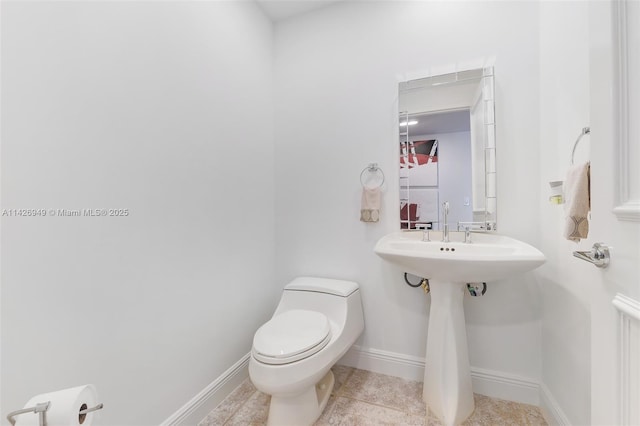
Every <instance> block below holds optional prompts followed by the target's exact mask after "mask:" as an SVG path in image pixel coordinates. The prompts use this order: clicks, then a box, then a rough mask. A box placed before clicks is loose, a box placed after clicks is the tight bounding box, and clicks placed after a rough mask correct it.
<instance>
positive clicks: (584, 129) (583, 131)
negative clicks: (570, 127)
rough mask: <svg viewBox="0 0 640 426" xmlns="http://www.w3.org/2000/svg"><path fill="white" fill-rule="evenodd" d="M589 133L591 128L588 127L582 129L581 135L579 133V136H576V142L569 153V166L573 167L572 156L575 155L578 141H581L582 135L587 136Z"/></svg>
mask: <svg viewBox="0 0 640 426" xmlns="http://www.w3.org/2000/svg"><path fill="white" fill-rule="evenodd" d="M589 133H591V128H590V127H583V128H582V133H580V136H578V139H576V142H575V143H574V144H573V150H572V151H571V165H572V166H573V156H574V155H575V153H576V148H577V147H578V143H579V142H580V139H582V137H583V136H584V135H588V134H589Z"/></svg>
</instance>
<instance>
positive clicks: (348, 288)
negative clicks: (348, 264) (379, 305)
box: [274, 277, 362, 324]
mask: <svg viewBox="0 0 640 426" xmlns="http://www.w3.org/2000/svg"><path fill="white" fill-rule="evenodd" d="M291 309H307V310H310V311H316V312H322V313H323V314H325V315H326V316H327V317H328V318H329V319H330V320H332V321H334V322H336V323H338V324H342V323H344V321H345V319H346V317H347V314H351V315H353V314H354V313H356V315H360V316H361V315H362V313H361V312H362V302H361V300H360V288H359V286H358V284H357V283H355V282H353V281H343V280H334V279H330V278H318V277H298V278H296V279H294V280H293V281H291V282H290V283H289V284H287V285H286V286H285V288H284V291H283V292H282V297H281V299H280V303H279V304H278V307H277V309H276V311H275V313H274V316H275V315H278V314H280V313H282V312H285V311H288V310H291Z"/></svg>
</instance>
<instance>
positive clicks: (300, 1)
mask: <svg viewBox="0 0 640 426" xmlns="http://www.w3.org/2000/svg"><path fill="white" fill-rule="evenodd" d="M340 1H344V0H256V2H257V3H258V4H259V5H260V7H262V9H263V10H264V12H265V13H266V14H267V16H269V18H271V20H272V21H274V22H277V21H281V20H283V19H287V18H290V17H292V16H295V15H301V14H303V13H307V12H311V11H312V10H316V9H320V8H322V7H325V6H328V5H330V4H333V3H337V2H340Z"/></svg>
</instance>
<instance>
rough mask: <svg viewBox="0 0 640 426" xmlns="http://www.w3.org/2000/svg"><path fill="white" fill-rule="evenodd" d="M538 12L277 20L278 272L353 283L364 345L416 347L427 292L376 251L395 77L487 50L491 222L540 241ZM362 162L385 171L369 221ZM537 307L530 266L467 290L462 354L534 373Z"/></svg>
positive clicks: (411, 8) (393, 129) (349, 10)
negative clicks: (491, 80) (494, 194)
mask: <svg viewBox="0 0 640 426" xmlns="http://www.w3.org/2000/svg"><path fill="white" fill-rule="evenodd" d="M537 16H538V5H537V3H535V2H531V3H530V2H480V3H476V2H469V3H462V2H353V3H345V4H341V5H335V6H331V7H328V8H325V9H321V10H318V11H316V12H314V13H312V14H308V15H305V16H300V17H298V18H296V19H291V20H287V21H283V22H282V23H281V24H279V25H278V27H277V28H276V90H277V92H276V93H277V97H278V102H277V106H276V224H277V226H276V235H277V245H276V247H277V253H276V259H277V260H276V276H277V278H278V282H279V283H285V282H286V281H287V280H289V279H291V278H292V277H294V276H296V275H300V274H315V275H320V276H329V277H340V278H345V279H352V280H355V281H357V282H359V283H360V285H361V287H362V297H363V303H364V310H365V321H366V330H365V333H364V335H363V337H362V338H361V339H360V341H359V342H358V344H359V345H361V346H362V347H364V348H371V349H378V350H384V351H389V352H395V353H399V354H403V355H407V356H415V357H424V353H425V343H426V333H427V318H428V310H429V308H428V307H429V303H430V298H429V297H428V296H423V295H422V294H421V293H420V292H421V290H419V289H418V290H416V289H411V288H409V287H408V286H406V285H405V284H404V282H403V279H402V272H403V271H401V270H399V269H396V268H394V267H392V266H391V265H390V264H388V263H385V262H383V261H382V260H381V259H379V258H378V257H377V256H376V255H375V254H374V253H373V246H374V244H375V242H376V241H377V239H378V238H380V237H381V236H382V235H384V234H386V233H388V232H391V231H395V230H398V229H399V225H398V221H399V212H398V189H397V187H398V185H397V176H398V164H397V142H396V141H397V115H396V113H397V97H398V93H397V90H398V87H397V83H398V76H399V75H404V76H406V75H409V74H412V77H413V78H415V77H418V76H420V74H421V73H422V76H424V75H425V74H427V73H428V72H429V71H435V72H436V73H442V72H450V71H455V64H460V65H461V67H464V68H470V67H471V68H476V67H477V66H478V63H479V65H480V66H482V65H484V63H485V62H486V60H487V59H488V58H491V57H495V73H496V98H497V100H496V109H497V111H496V113H497V118H496V122H497V129H498V130H497V144H498V157H497V161H498V174H499V184H498V196H499V212H498V217H499V230H500V232H502V233H505V234H507V235H511V236H513V237H515V238H519V239H521V240H524V241H526V242H529V243H533V244H537V243H538V235H537V234H538V226H537V223H538V210H539V208H538V197H539V191H540V185H539V166H538V157H539V154H540V153H539V149H538V141H539V137H538V115H539V105H538V89H539V87H538V80H539V69H538V68H539V67H538V53H539V52H538V37H537V34H538V32H539V27H538V19H537ZM471 34H472V35H473V36H470V35H471ZM478 59H479V60H478ZM448 65H454V66H448ZM469 65H471V66H469ZM310 128H311V129H313V131H312V132H309V131H308V129H310ZM362 129H365V131H364V132H363V131H362ZM369 162H377V163H379V164H380V166H381V167H382V168H383V170H384V172H385V174H386V176H387V184H386V188H385V193H384V201H383V206H382V211H381V215H382V219H381V222H380V223H377V224H370V223H361V222H359V221H358V218H359V202H360V191H361V187H360V183H359V179H358V178H359V175H360V172H361V170H362V169H363V168H364V167H365V166H366V165H367V164H368V163H369ZM539 309H540V308H539V291H538V287H537V285H536V274H535V273H527V274H523V275H520V276H517V277H513V278H512V279H510V280H505V281H501V282H494V283H489V291H488V293H487V295H485V296H484V297H482V298H474V299H471V298H467V299H466V301H465V310H466V316H467V326H468V331H469V338H468V340H469V348H470V359H471V364H472V365H473V366H476V367H481V368H485V369H490V370H497V371H500V372H505V373H509V374H514V375H519V376H524V377H528V378H533V379H534V380H537V379H538V378H539V375H540V320H539Z"/></svg>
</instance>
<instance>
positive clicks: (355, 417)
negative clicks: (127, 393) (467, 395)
mask: <svg viewBox="0 0 640 426" xmlns="http://www.w3.org/2000/svg"><path fill="white" fill-rule="evenodd" d="M332 370H333V374H334V375H335V379H336V384H335V387H334V389H333V392H332V395H331V397H330V398H329V402H328V403H327V407H326V408H325V410H324V412H323V413H322V416H321V417H320V418H319V419H318V421H317V422H316V423H315V426H329V425H331V426H360V425H362V426H377V425H380V426H382V425H385V426H392V425H393V426H400V425H402V426H404V425H406V426H413V425H420V426H441V423H440V421H439V420H438V419H437V418H436V417H435V416H434V415H433V414H432V413H431V412H429V413H427V411H426V409H425V406H424V403H423V402H422V383H421V382H413V381H410V380H404V379H399V378H397V377H391V376H385V375H383V374H376V373H372V372H370V371H364V370H358V369H354V368H350V367H344V366H340V365H336V366H335V367H334V368H333V369H332ZM475 403H476V409H475V411H474V412H473V414H472V415H471V417H469V418H468V419H467V420H466V421H465V422H464V423H463V425H464V426H497V425H509V426H520V425H546V424H547V423H546V422H545V420H544V418H543V417H542V414H541V412H540V409H539V408H538V407H535V406H533V405H527V404H519V403H516V402H511V401H503V400H500V399H495V398H489V397H487V396H483V395H478V394H476V395H475ZM268 409H269V396H268V395H265V394H263V393H261V392H260V391H258V390H257V389H256V388H255V387H254V386H253V384H252V383H251V381H250V380H249V379H247V380H245V381H244V382H243V383H242V384H241V385H240V386H238V387H237V388H236V389H235V390H234V391H233V392H232V393H231V395H229V396H228V397H227V399H225V400H224V401H223V402H222V403H221V404H220V405H219V406H218V407H217V408H216V409H215V410H213V411H212V412H211V413H210V414H209V415H208V416H207V417H206V418H205V419H204V420H202V421H201V422H200V424H199V425H198V426H221V425H224V426H231V425H242V426H263V425H265V424H266V422H267V412H268Z"/></svg>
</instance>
